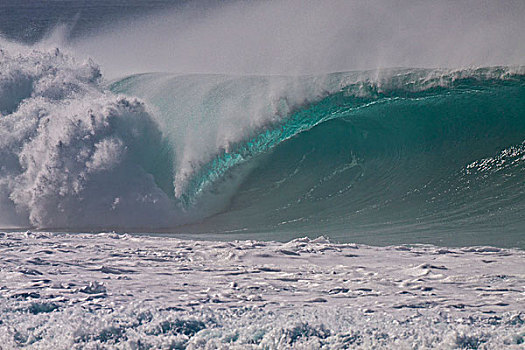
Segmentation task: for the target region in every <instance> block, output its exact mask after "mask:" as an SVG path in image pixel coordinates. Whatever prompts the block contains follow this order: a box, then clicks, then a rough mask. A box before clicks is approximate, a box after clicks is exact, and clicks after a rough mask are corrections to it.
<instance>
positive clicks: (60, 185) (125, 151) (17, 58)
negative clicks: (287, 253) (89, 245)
mask: <svg viewBox="0 0 525 350" xmlns="http://www.w3.org/2000/svg"><path fill="white" fill-rule="evenodd" d="M12 51H13V50H7V49H4V50H3V51H2V52H0V61H1V62H0V67H1V72H0V113H1V115H0V133H1V135H0V226H2V227H37V228H63V229H100V228H104V229H108V228H114V229H147V230H149V231H158V230H170V231H176V232H187V233H191V232H199V233H202V232H208V233H224V232H247V233H248V232H250V233H254V232H255V233H259V234H263V233H268V232H272V235H273V236H272V238H274V239H281V238H283V239H288V238H290V237H288V236H292V235H297V234H298V232H300V233H304V232H305V231H306V232H311V231H315V232H316V233H317V232H322V233H326V234H329V235H331V236H333V237H336V238H338V239H341V240H349V239H351V240H356V239H357V240H359V239H360V238H359V237H361V238H363V237H365V236H367V235H370V234H371V233H373V234H375V235H376V236H377V237H394V236H396V235H399V234H401V233H402V232H412V233H414V234H418V235H419V237H420V238H421V237H423V238H422V239H423V240H425V239H426V240H428V241H433V242H437V241H439V240H440V239H444V237H446V236H448V235H456V236H457V235H459V236H461V237H463V238H464V240H465V241H468V240H469V239H471V238H472V236H473V235H474V236H477V237H478V238H479V237H485V238H484V239H485V240H488V241H490V242H492V241H494V242H499V244H500V245H501V244H504V245H513V246H516V245H520V244H522V243H520V242H521V241H520V238H519V234H518V233H519V232H520V230H521V229H522V228H523V226H524V224H525V217H524V215H523V214H522V213H523V212H524V211H523V209H525V208H524V206H525V189H524V188H523V182H524V177H525V146H524V144H523V142H524V140H525V118H523V116H524V115H525V71H524V69H523V67H492V68H479V69H464V70H436V69H434V70H428V69H390V70H380V71H364V72H343V73H333V74H327V75H320V76H301V77H286V76H226V75H173V74H161V73H155V74H141V75H133V76H128V77H125V78H123V79H120V80H117V81H113V82H111V83H107V82H105V81H104V80H103V78H102V76H101V74H100V70H99V69H98V67H97V65H96V64H95V63H93V62H91V61H87V62H77V61H75V60H74V59H73V58H71V57H69V56H68V55H65V54H63V53H62V52H60V51H59V50H55V51H38V50H29V49H27V52H24V54H23V55H22V54H19V53H16V52H15V53H13V52H12ZM496 231H497V234H496ZM422 232H423V234H422ZM425 237H427V238H425ZM461 237H459V238H458V237H456V239H457V240H456V243H457V244H461V243H465V242H462V238H461ZM469 237H470V238H469ZM491 237H492V238H491ZM478 238H476V239H478ZM491 240H492V241H491ZM380 241H381V240H380V239H379V238H378V242H380ZM482 241H483V239H482ZM490 242H488V243H490ZM502 242H503V243H502ZM483 243H487V242H483Z"/></svg>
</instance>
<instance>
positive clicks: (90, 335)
mask: <svg viewBox="0 0 525 350" xmlns="http://www.w3.org/2000/svg"><path fill="white" fill-rule="evenodd" d="M0 256H1V257H2V258H1V259H0V263H1V269H0V342H1V344H2V346H4V347H6V348H9V349H10V348H18V347H23V346H26V347H28V348H35V349H70V348H76V347H78V348H97V347H99V348H100V347H109V348H117V349H127V348H140V347H146V348H147V347H153V348H170V347H171V348H177V347H181V348H188V349H200V348H234V349H235V348H238V349H245V348H270V349H281V348H296V349H304V348H321V347H326V348H330V349H340V348H348V347H351V348H357V349H369V348H415V347H417V348H486V349H489V348H491V349H494V348H503V347H505V348H511V349H512V348H515V349H518V348H519V347H520V346H521V345H520V344H522V343H523V338H524V334H525V333H524V332H525V322H524V319H525V315H524V314H523V311H524V310H525V299H524V298H523V285H524V282H525V275H524V274H523V268H522V267H523V261H524V258H525V255H524V252H523V251H521V250H513V249H501V248H494V247H473V248H448V249H444V248H439V247H434V246H423V245H420V246H393V247H371V246H365V245H355V244H334V243H330V242H329V241H328V240H327V239H325V238H320V239H316V240H310V239H308V238H303V239H298V240H294V241H291V242H288V243H285V244H283V243H276V242H258V241H236V242H207V241H184V240H178V239H174V238H165V237H158V238H155V237H143V236H133V235H116V234H113V233H110V234H98V235H80V234H76V235H74V234H55V233H47V232H42V233H40V232H36V233H32V232H24V233H16V232H15V233H0Z"/></svg>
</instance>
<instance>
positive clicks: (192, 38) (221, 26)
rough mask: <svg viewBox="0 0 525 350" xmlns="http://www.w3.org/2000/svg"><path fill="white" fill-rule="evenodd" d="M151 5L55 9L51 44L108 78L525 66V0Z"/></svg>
mask: <svg viewBox="0 0 525 350" xmlns="http://www.w3.org/2000/svg"><path fill="white" fill-rule="evenodd" d="M68 1H69V2H72V1H71V0H67V1H51V2H48V3H53V4H54V5H53V6H55V7H56V6H58V5H56V4H57V3H67V2H68ZM26 2H28V3H34V1H33V2H32V1H26ZM72 3H75V2H72ZM80 3H81V2H76V4H77V5H78V4H80ZM146 3H147V2H144V1H137V0H134V1H109V2H101V1H98V0H94V1H91V2H84V4H89V7H86V6H87V5H82V6H84V7H82V6H80V5H78V8H79V10H78V12H77V15H76V16H73V17H74V18H71V16H69V20H68V21H65V20H64V19H63V16H62V17H61V16H59V15H58V14H57V15H56V18H57V20H56V22H68V23H69V25H67V26H65V28H62V30H61V31H59V32H58V33H55V35H54V36H53V39H52V40H51V41H50V42H51V44H56V42H60V41H62V44H66V45H67V46H69V47H70V48H72V49H73V50H74V51H75V52H76V53H77V54H79V55H81V56H91V57H93V58H94V59H95V60H96V61H97V62H99V63H100V64H101V65H102V68H103V70H104V71H105V73H106V74H108V75H109V76H119V75H124V74H130V73H140V72H150V71H170V72H180V73H236V74H250V73H255V74H309V73H322V72H332V71H342V70H353V69H370V68H377V67H399V66H403V67H454V68H455V67H463V66H487V65H518V64H525V40H523V39H522V34H523V33H524V32H525V21H523V18H525V2H523V1H521V0H504V1H495V0H494V1H486V0H476V1H471V0H466V1H439V2H437V1H401V0H398V1H395V0H394V1H392V0H372V1H348V0H325V1H311V0H281V1H228V2H216V1H186V2H176V1H171V2H170V1H166V0H164V1H156V2H149V5H148V6H146V5H145V4H146ZM172 4H176V6H171V5H172ZM168 5H169V6H168ZM97 6H98V7H97ZM13 8H15V10H16V6H14V7H13ZM58 8H59V7H58ZM100 8H104V11H103V12H104V13H110V14H112V15H106V16H105V17H104V18H102V17H100V16H99V15H97V14H98V13H99V12H100ZM120 8H122V11H120V12H119V11H118V10H119V9H120ZM155 9H157V10H159V9H161V10H162V11H154V10H155ZM47 10H49V8H48V9H47ZM42 11H44V10H42ZM64 11H65V10H64ZM69 11H71V10H69ZM152 11H153V12H152ZM141 14H143V15H141ZM90 21H92V22H90ZM89 23H92V24H91V25H89ZM79 28H80V29H82V30H80V29H79ZM73 34H74V35H73ZM60 37H62V39H60Z"/></svg>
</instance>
